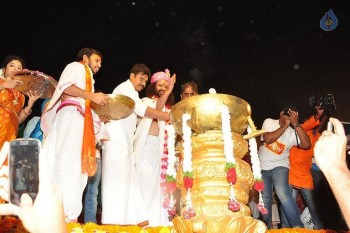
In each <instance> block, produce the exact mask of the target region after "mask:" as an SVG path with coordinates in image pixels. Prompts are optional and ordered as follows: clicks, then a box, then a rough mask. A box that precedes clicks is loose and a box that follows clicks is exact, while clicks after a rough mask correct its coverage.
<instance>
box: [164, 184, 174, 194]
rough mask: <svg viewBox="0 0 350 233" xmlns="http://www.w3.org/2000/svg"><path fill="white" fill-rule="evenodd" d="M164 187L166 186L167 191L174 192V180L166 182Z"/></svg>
mask: <svg viewBox="0 0 350 233" xmlns="http://www.w3.org/2000/svg"><path fill="white" fill-rule="evenodd" d="M166 187H167V192H168V193H174V192H175V190H176V183H175V182H167V183H166Z"/></svg>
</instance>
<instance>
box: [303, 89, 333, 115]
mask: <svg viewBox="0 0 350 233" xmlns="http://www.w3.org/2000/svg"><path fill="white" fill-rule="evenodd" d="M309 104H310V106H312V107H315V106H319V107H320V109H324V110H326V111H328V112H332V111H334V110H336V109H337V106H336V104H335V100H334V96H333V94H332V93H330V94H327V95H325V96H323V97H319V98H317V97H315V96H313V97H310V98H309Z"/></svg>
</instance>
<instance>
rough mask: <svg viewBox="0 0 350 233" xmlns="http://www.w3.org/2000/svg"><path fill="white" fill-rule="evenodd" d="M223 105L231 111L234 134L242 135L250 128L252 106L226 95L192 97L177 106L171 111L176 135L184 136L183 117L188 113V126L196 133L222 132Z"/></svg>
mask: <svg viewBox="0 0 350 233" xmlns="http://www.w3.org/2000/svg"><path fill="white" fill-rule="evenodd" d="M222 105H226V106H227V107H228V109H229V111H230V117H231V129H232V132H235V133H238V134H242V133H243V132H244V131H245V129H246V128H247V126H248V120H247V116H250V115H251V108H250V105H249V104H248V103H247V102H246V101H245V100H243V99H241V98H239V97H236V96H232V95H226V94H203V95H198V96H192V97H190V98H186V99H184V100H181V101H180V102H179V103H177V104H175V105H174V106H173V107H172V109H171V111H170V119H171V122H172V124H173V126H174V128H175V131H176V133H178V134H179V135H182V115H183V114H184V113H188V114H190V115H191V120H190V121H188V125H189V126H190V127H191V128H192V130H193V131H194V132H196V133H204V132H206V131H208V130H221V111H220V108H221V106H222Z"/></svg>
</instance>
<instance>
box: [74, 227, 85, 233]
mask: <svg viewBox="0 0 350 233" xmlns="http://www.w3.org/2000/svg"><path fill="white" fill-rule="evenodd" d="M72 233H84V230H83V229H81V228H80V227H75V228H73V229H72Z"/></svg>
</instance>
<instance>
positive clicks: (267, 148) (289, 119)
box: [259, 106, 310, 229]
mask: <svg viewBox="0 0 350 233" xmlns="http://www.w3.org/2000/svg"><path fill="white" fill-rule="evenodd" d="M298 121H299V114H298V110H297V109H296V108H295V107H293V106H287V107H285V108H283V109H282V111H281V112H280V115H279V119H271V118H267V119H266V120H265V121H264V123H263V126H262V129H263V130H265V132H266V133H264V134H263V135H262V140H263V145H262V146H261V147H260V148H259V160H260V167H261V174H262V178H263V180H264V183H265V188H264V190H263V191H262V197H263V201H264V205H265V207H266V208H267V209H268V213H267V214H264V215H262V220H263V221H264V222H265V224H266V225H267V227H268V228H269V229H270V228H271V220H272V214H271V212H272V210H271V208H272V194H273V188H274V189H275V192H276V194H277V196H278V198H279V200H280V202H281V205H282V209H283V211H284V213H285V215H286V218H287V220H288V222H289V223H283V222H282V227H284V225H288V226H289V225H290V226H291V227H304V225H303V223H302V222H301V220H300V213H299V210H298V207H297V205H296V202H295V200H294V198H293V196H292V193H291V190H290V188H289V183H288V173H289V150H290V149H291V148H292V147H293V146H298V147H300V148H303V149H308V148H310V139H309V137H308V136H307V134H306V133H305V131H304V129H303V128H302V127H301V126H300V124H299V122H298Z"/></svg>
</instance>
